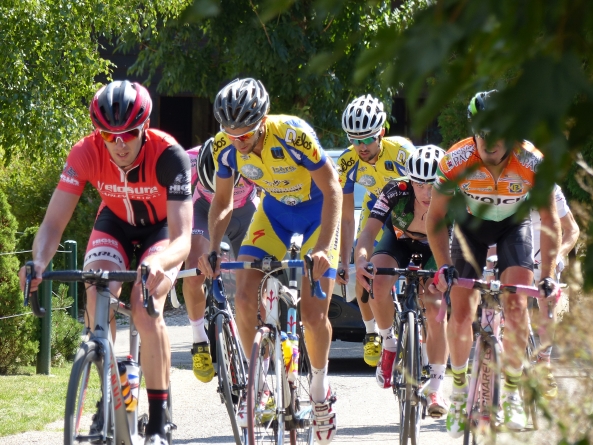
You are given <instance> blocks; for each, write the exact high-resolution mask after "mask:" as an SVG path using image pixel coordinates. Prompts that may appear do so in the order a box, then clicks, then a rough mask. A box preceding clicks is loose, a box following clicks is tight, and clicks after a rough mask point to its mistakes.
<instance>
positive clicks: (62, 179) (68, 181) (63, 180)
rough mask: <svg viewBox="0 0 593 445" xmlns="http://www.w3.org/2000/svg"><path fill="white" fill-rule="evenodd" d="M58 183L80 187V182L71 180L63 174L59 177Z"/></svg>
mask: <svg viewBox="0 0 593 445" xmlns="http://www.w3.org/2000/svg"><path fill="white" fill-rule="evenodd" d="M60 181H62V182H66V183H68V184H72V185H75V186H77V187H78V186H79V185H80V182H78V180H76V179H74V178H71V177H70V176H66V175H65V174H63V173H62V174H61V175H60Z"/></svg>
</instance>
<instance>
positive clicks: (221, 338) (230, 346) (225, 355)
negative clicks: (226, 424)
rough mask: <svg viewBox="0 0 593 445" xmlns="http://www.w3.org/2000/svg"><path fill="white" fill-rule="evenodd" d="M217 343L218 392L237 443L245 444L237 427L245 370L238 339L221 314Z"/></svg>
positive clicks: (217, 324) (218, 319)
mask: <svg viewBox="0 0 593 445" xmlns="http://www.w3.org/2000/svg"><path fill="white" fill-rule="evenodd" d="M215 326H216V343H217V345H218V347H217V349H216V351H217V356H218V357H217V365H218V391H219V392H220V394H221V395H222V398H223V400H224V404H225V405H226V409H227V412H228V414H229V419H230V421H231V427H232V429H233V435H234V437H235V443H237V444H238V445H241V444H242V443H243V440H242V437H243V433H242V431H241V428H239V426H238V425H237V409H238V407H239V400H240V399H241V397H242V396H243V392H244V391H245V380H246V376H245V369H244V368H243V360H242V358H241V355H240V352H239V348H240V346H239V345H238V343H237V337H236V336H234V335H233V334H232V333H231V327H230V325H229V322H228V319H227V318H226V317H225V316H224V315H222V314H220V315H219V316H218V317H216V325H215Z"/></svg>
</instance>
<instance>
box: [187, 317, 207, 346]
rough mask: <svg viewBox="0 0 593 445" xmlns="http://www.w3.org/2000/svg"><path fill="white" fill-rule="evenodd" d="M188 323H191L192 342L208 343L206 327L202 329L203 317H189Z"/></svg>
mask: <svg viewBox="0 0 593 445" xmlns="http://www.w3.org/2000/svg"><path fill="white" fill-rule="evenodd" d="M188 318H189V317H188ZM189 324H190V325H191V331H192V334H193V336H194V343H204V342H206V343H208V335H207V334H206V329H204V317H202V318H200V319H198V320H192V319H191V318H189Z"/></svg>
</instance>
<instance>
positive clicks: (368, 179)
mask: <svg viewBox="0 0 593 445" xmlns="http://www.w3.org/2000/svg"><path fill="white" fill-rule="evenodd" d="M356 182H358V183H359V184H360V185H362V186H363V187H372V186H374V185H375V184H376V183H377V181H376V180H375V178H373V177H372V176H371V175H362V176H361V177H360V178H358V180H357V181H356Z"/></svg>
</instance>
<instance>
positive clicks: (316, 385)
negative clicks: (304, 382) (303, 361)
mask: <svg viewBox="0 0 593 445" xmlns="http://www.w3.org/2000/svg"><path fill="white" fill-rule="evenodd" d="M310 391H311V399H312V400H313V402H316V403H321V402H325V398H326V397H327V392H328V391H329V381H328V379H327V365H325V368H322V369H317V368H314V367H313V366H311V387H310Z"/></svg>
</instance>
